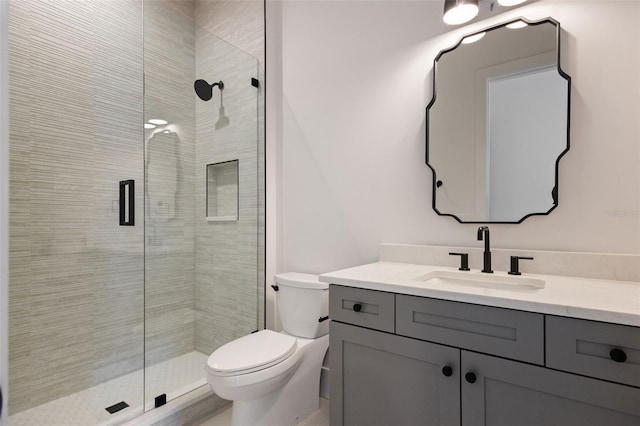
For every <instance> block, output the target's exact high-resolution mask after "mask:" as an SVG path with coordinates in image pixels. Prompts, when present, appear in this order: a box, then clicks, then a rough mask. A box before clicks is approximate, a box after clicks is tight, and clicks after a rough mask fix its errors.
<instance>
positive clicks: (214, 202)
mask: <svg viewBox="0 0 640 426" xmlns="http://www.w3.org/2000/svg"><path fill="white" fill-rule="evenodd" d="M206 220H207V222H233V221H237V220H238V160H231V161H224V162H221V163H214V164H207V216H206Z"/></svg>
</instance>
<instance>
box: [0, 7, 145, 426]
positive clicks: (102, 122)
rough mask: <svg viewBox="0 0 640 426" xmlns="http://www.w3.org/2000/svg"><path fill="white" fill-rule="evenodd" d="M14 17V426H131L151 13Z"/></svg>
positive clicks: (138, 384)
mask: <svg viewBox="0 0 640 426" xmlns="http://www.w3.org/2000/svg"><path fill="white" fill-rule="evenodd" d="M72 3H73V4H72ZM9 9H10V10H9V26H10V30H11V37H10V45H9V51H10V55H9V56H10V57H9V109H10V115H9V119H10V126H9V129H10V142H9V150H10V171H9V180H10V182H9V184H10V202H9V209H10V223H9V309H8V310H9V312H8V316H9V318H8V322H9V383H10V389H9V401H8V402H9V425H11V426H14V425H15V426H18V425H41V424H46V425H64V426H68V425H72V424H74V425H92V424H101V423H107V424H109V423H116V422H121V421H123V419H126V418H128V417H131V416H135V415H138V414H139V413H141V412H142V402H143V361H144V358H143V349H144V348H143V338H144V334H143V333H144V324H143V320H144V317H143V314H144V300H143V297H144V292H143V290H144V287H143V285H144V281H143V280H144V268H143V261H144V259H143V248H144V241H143V226H142V221H143V208H142V203H143V194H144V185H143V176H144V174H143V149H142V134H143V129H142V122H143V109H142V107H143V104H142V99H143V93H142V89H143V82H142V60H141V55H142V47H143V46H142V25H141V24H142V13H141V9H140V7H139V5H138V4H136V3H135V2H123V1H114V2H104V1H82V2H68V1H60V0H51V1H39V0H29V1H26V0H25V1H12V2H10V3H9ZM105 17H109V19H105ZM121 181H130V182H129V183H127V184H123V185H122V186H121V185H120V182H121ZM134 186H135V188H134ZM121 190H122V193H121ZM121 208H123V209H124V211H123V212H122V214H121Z"/></svg>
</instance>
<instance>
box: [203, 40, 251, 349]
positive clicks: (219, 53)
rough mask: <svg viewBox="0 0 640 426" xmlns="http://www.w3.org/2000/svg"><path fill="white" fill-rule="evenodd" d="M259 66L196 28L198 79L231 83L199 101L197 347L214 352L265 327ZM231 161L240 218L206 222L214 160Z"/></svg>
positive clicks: (232, 47) (216, 161) (224, 43)
mask: <svg viewBox="0 0 640 426" xmlns="http://www.w3.org/2000/svg"><path fill="white" fill-rule="evenodd" d="M257 73H258V62H257V60H256V59H255V58H254V57H252V56H250V55H248V54H246V53H245V52H242V51H240V50H239V49H237V48H236V47H234V46H231V45H230V44H228V43H226V42H224V41H222V40H220V39H218V38H216V37H214V36H212V35H211V34H210V33H209V32H207V31H205V30H202V29H197V30H196V75H197V78H201V79H205V80H207V81H209V82H215V81H223V82H224V90H223V91H222V93H221V92H220V91H219V90H218V89H217V88H215V89H214V92H213V99H212V100H210V101H208V102H203V101H200V100H197V101H196V187H195V188H196V209H195V211H196V348H197V350H199V351H200V352H204V353H207V354H208V353H211V352H213V351H214V350H215V349H217V348H218V347H220V346H221V345H222V344H224V343H227V342H229V341H231V340H233V339H235V338H237V337H239V336H242V335H245V334H248V333H250V332H251V331H254V330H256V329H257V328H258V324H257V308H258V286H257V282H258V263H257V255H258V233H257V229H258V228H257V227H258V210H257V207H258V150H257V131H258V115H257V112H258V89H256V88H255V87H253V86H252V85H251V78H252V77H253V78H257V77H258V74H257ZM222 106H224V111H223V110H222V109H221V107H222ZM231 160H238V176H239V177H238V204H239V205H238V220H237V221H231V222H206V220H205V217H206V204H207V199H206V187H207V185H206V183H207V182H206V180H207V173H206V167H207V164H213V163H220V162H225V161H231Z"/></svg>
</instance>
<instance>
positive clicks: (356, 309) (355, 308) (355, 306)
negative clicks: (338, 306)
mask: <svg viewBox="0 0 640 426" xmlns="http://www.w3.org/2000/svg"><path fill="white" fill-rule="evenodd" d="M353 310H354V311H356V312H360V311H361V310H362V305H361V304H359V303H355V304H354V305H353Z"/></svg>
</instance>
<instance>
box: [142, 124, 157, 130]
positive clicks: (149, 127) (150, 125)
mask: <svg viewBox="0 0 640 426" xmlns="http://www.w3.org/2000/svg"><path fill="white" fill-rule="evenodd" d="M144 128H145V129H155V128H156V125H155V124H151V123H144Z"/></svg>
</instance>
